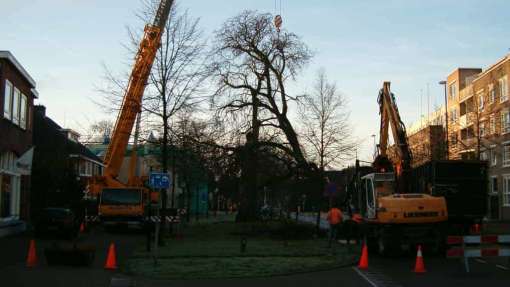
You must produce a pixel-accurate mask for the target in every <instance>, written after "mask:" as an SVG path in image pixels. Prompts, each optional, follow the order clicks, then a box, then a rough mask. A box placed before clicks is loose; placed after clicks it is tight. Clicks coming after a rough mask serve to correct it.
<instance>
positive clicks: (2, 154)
mask: <svg viewBox="0 0 510 287" xmlns="http://www.w3.org/2000/svg"><path fill="white" fill-rule="evenodd" d="M35 87H36V83H35V81H34V79H33V78H32V77H31V76H30V75H29V74H28V72H27V71H26V70H25V68H23V66H21V64H20V63H19V62H18V60H17V59H16V58H15V57H14V56H13V55H12V54H11V53H10V52H9V51H0V112H1V116H0V236H2V235H6V234H10V233H13V232H16V231H20V230H23V229H24V228H25V222H24V220H25V219H27V218H28V217H29V190H30V171H31V154H32V111H33V105H34V99H36V98H37V97H38V93H37V91H36V89H35Z"/></svg>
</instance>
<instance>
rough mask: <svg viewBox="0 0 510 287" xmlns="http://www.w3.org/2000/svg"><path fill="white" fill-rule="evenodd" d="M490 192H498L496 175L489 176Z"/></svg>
mask: <svg viewBox="0 0 510 287" xmlns="http://www.w3.org/2000/svg"><path fill="white" fill-rule="evenodd" d="M490 191H491V193H498V177H497V176H492V177H491V189H490Z"/></svg>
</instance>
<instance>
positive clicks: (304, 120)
mask: <svg viewBox="0 0 510 287" xmlns="http://www.w3.org/2000/svg"><path fill="white" fill-rule="evenodd" d="M299 115H300V120H301V124H302V133H301V135H302V137H303V139H304V145H305V147H306V151H307V156H308V157H309V159H310V160H311V161H314V162H316V163H317V165H318V166H319V169H320V171H321V172H324V170H325V169H326V168H328V167H335V166H338V165H339V164H340V163H341V162H342V161H343V160H346V159H350V158H351V157H352V155H353V152H354V151H355V147H356V142H355V140H354V137H353V135H352V128H351V125H350V123H349V112H348V111H347V105H346V99H345V97H344V96H343V95H342V94H341V93H340V92H338V90H337V87H336V84H335V83H331V82H328V79H327V76H326V73H325V71H324V70H323V69H321V70H320V71H319V72H318V73H317V79H316V81H315V86H314V91H313V92H312V93H311V94H305V95H304V96H303V97H302V99H301V105H300V109H299Z"/></svg>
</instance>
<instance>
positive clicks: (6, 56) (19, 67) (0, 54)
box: [0, 51, 39, 98]
mask: <svg viewBox="0 0 510 287" xmlns="http://www.w3.org/2000/svg"><path fill="white" fill-rule="evenodd" d="M0 59H6V60H7V61H9V62H10V63H11V64H12V65H14V67H16V69H17V70H18V71H19V72H20V73H21V74H22V75H23V77H25V79H26V80H27V81H28V82H29V83H30V85H32V88H34V89H32V93H34V96H35V97H36V98H37V97H38V96H39V94H38V93H37V91H36V90H35V81H34V79H33V78H32V77H31V76H30V74H29V73H28V72H27V70H25V68H23V66H22V65H21V64H20V63H19V62H18V60H16V58H15V57H14V55H13V54H12V53H11V52H9V51H0Z"/></svg>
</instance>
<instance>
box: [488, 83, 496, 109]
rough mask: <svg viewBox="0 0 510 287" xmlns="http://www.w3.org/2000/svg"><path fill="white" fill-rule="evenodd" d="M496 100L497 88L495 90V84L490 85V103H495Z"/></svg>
mask: <svg viewBox="0 0 510 287" xmlns="http://www.w3.org/2000/svg"><path fill="white" fill-rule="evenodd" d="M494 101H496V90H494V85H493V84H490V85H489V104H493V103H494Z"/></svg>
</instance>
